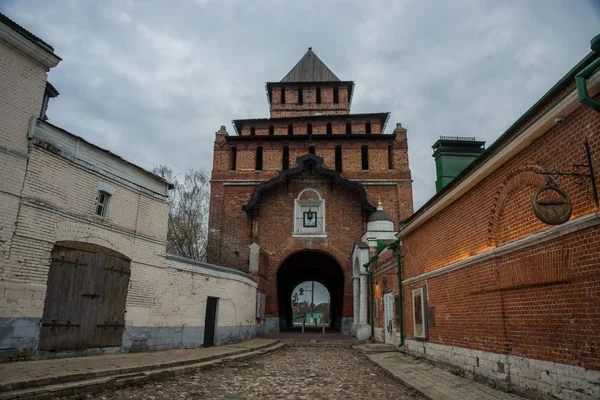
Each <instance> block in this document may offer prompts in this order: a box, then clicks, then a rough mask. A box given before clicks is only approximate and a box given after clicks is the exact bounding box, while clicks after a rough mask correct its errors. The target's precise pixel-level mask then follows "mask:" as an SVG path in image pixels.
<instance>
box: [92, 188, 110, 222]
mask: <svg viewBox="0 0 600 400" xmlns="http://www.w3.org/2000/svg"><path fill="white" fill-rule="evenodd" d="M110 197H111V196H110V194H108V193H107V192H103V191H99V192H98V200H97V201H96V215H98V216H100V217H104V218H107V217H108V206H109V204H110Z"/></svg>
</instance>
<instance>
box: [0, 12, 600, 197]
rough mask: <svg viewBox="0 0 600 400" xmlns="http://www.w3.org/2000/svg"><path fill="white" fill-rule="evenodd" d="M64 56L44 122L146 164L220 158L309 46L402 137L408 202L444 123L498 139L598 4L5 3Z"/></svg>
mask: <svg viewBox="0 0 600 400" xmlns="http://www.w3.org/2000/svg"><path fill="white" fill-rule="evenodd" d="M0 9H1V10H2V11H3V12H4V13H6V14H7V15H8V16H9V17H11V18H13V19H14V20H15V21H17V22H18V23H20V24H21V25H23V26H25V27H26V28H27V29H29V30H31V31H32V32H34V33H35V34H37V35H39V36H40V37H42V38H43V39H44V40H46V41H47V42H49V43H50V44H52V45H53V46H54V47H55V49H56V52H57V54H59V55H60V56H61V57H62V58H63V60H64V61H63V62H61V64H59V66H58V67H57V68H55V69H54V70H52V71H51V73H50V81H51V82H52V83H53V84H54V85H55V86H56V87H57V88H58V90H59V91H60V92H61V96H60V97H58V98H57V99H55V100H54V101H53V103H52V104H51V106H50V109H49V117H50V120H51V122H53V123H55V124H57V125H59V126H61V127H63V128H65V129H67V130H69V131H71V132H73V133H76V134H78V135H81V136H83V137H84V138H86V139H88V140H90V141H92V142H94V143H96V144H98V145H99V146H102V147H106V148H108V149H110V150H111V151H113V152H115V153H117V154H119V155H121V156H123V157H125V158H127V159H128V160H130V161H132V162H135V163H138V164H140V165H141V166H143V167H145V168H152V166H153V165H157V164H163V163H168V164H169V165H171V166H172V167H173V168H174V169H175V170H176V171H179V172H184V171H185V170H187V169H188V168H190V167H208V168H210V167H211V165H212V143H213V138H214V136H213V135H214V132H215V131H216V130H218V128H219V126H220V125H226V126H227V129H228V130H229V131H230V132H231V131H233V127H232V126H231V124H230V121H231V120H232V119H236V118H249V117H264V116H267V115H268V108H267V101H266V97H265V92H264V83H265V82H266V81H277V80H280V79H281V78H282V77H283V76H284V75H285V74H286V73H287V72H288V71H289V70H290V69H291V68H292V67H293V65H294V64H295V63H296V62H297V61H298V59H299V58H300V57H301V56H302V55H303V54H304V52H305V51H306V48H307V47H308V46H312V47H313V48H314V50H315V51H316V52H317V54H318V55H319V57H321V59H323V60H324V61H325V63H326V64H327V65H328V66H329V67H330V68H331V69H332V70H333V71H334V72H335V73H336V75H337V76H339V77H340V78H341V79H344V80H354V81H355V82H356V92H355V94H354V101H353V112H377V111H391V113H392V116H391V120H390V124H389V125H388V132H390V131H391V129H393V126H394V123H395V122H398V121H401V122H402V123H403V125H404V126H405V127H407V128H408V132H409V146H410V150H409V156H410V163H411V169H412V172H413V178H414V180H415V182H414V196H415V207H416V208H418V207H419V206H420V205H422V204H423V203H424V202H425V201H427V199H428V198H430V197H431V196H432V195H433V193H434V181H435V169H434V164H433V159H432V158H431V145H432V144H433V143H434V142H435V140H436V138H437V137H438V136H439V135H440V134H444V135H462V136H476V137H478V138H481V139H483V140H486V141H488V144H490V143H491V142H492V141H493V140H495V139H496V138H497V137H498V136H499V135H500V134H502V133H503V132H504V130H505V129H506V128H508V127H509V126H510V125H511V124H512V122H514V121H515V120H516V119H517V118H518V117H519V116H520V115H521V114H522V113H523V112H525V111H526V110H527V109H528V108H529V107H530V106H531V105H532V104H533V103H534V102H535V101H536V100H537V99H538V98H539V97H541V96H542V95H543V94H544V93H545V92H546V91H547V90H548V89H549V88H550V87H551V86H552V85H553V84H554V83H555V82H556V81H557V80H558V79H560V77H561V76H562V75H564V74H565V73H566V72H567V71H568V70H569V69H570V68H571V67H572V66H573V65H575V64H576V63H577V62H578V61H579V60H580V59H581V58H582V57H583V56H585V54H587V52H588V51H589V45H588V43H589V39H590V38H591V37H593V36H594V35H595V34H598V33H600V32H598V31H597V29H598V26H600V25H599V24H598V22H599V21H600V17H599V15H600V14H599V13H600V7H599V6H598V5H597V3H595V2H594V1H591V0H589V1H583V0H582V1H576V2H573V1H544V2H541V1H538V2H522V1H517V0H514V1H506V2H476V1H452V2H448V1H442V0H439V1H427V2H414V1H394V2H385V1H369V2H364V1H326V2H325V1H306V2H285V1H253V2H243V1H237V2H236V1H208V0H198V1H191V0H190V1H184V0H181V1H171V2H163V1H133V0H130V1H119V0H108V1H102V2H85V1H70V2H57V3H53V5H52V6H48V3H47V2H46V1H43V0H19V1H8V2H3V3H2V5H0Z"/></svg>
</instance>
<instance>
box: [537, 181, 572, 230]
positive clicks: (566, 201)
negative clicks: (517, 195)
mask: <svg viewBox="0 0 600 400" xmlns="http://www.w3.org/2000/svg"><path fill="white" fill-rule="evenodd" d="M550 192H553V193H550ZM531 205H532V206H533V213H534V214H535V216H536V217H537V218H538V219H539V220H540V221H542V222H543V223H545V224H548V225H560V224H564V223H565V222H567V221H568V220H569V219H570V218H571V214H572V212H573V209H572V207H571V199H570V198H569V196H567V194H566V193H565V191H564V190H562V189H561V188H560V187H558V186H557V185H556V184H555V183H554V182H553V181H552V180H549V181H548V183H547V184H546V185H544V186H542V187H540V188H538V189H537V190H536V191H535V193H533V196H532V198H531Z"/></svg>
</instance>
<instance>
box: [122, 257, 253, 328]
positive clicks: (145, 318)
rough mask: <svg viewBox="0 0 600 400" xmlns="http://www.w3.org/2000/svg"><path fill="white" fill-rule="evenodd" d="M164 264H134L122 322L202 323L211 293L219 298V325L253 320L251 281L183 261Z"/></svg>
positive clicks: (184, 324) (132, 324)
mask: <svg viewBox="0 0 600 400" xmlns="http://www.w3.org/2000/svg"><path fill="white" fill-rule="evenodd" d="M167 266H168V267H167V268H155V267H149V266H142V265H139V264H135V263H134V264H132V273H131V283H130V290H129V293H128V296H127V314H126V325H131V326H149V327H153V326H204V317H205V312H206V299H207V297H209V296H210V297H218V298H219V311H218V317H219V318H218V325H219V326H245V325H254V324H256V282H254V281H253V280H251V279H249V278H245V277H243V276H240V275H238V274H235V273H227V272H220V271H214V270H211V269H208V268H203V267H201V266H198V265H194V264H190V263H185V262H181V261H174V260H168V261H167Z"/></svg>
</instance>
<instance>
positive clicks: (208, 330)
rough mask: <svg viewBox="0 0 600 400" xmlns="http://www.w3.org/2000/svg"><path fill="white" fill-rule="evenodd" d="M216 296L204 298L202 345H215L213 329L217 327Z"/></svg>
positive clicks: (217, 300)
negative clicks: (204, 313) (204, 311)
mask: <svg viewBox="0 0 600 400" xmlns="http://www.w3.org/2000/svg"><path fill="white" fill-rule="evenodd" d="M218 305H219V298H218V297H208V298H207V299H206V317H205V318H204V343H203V344H202V347H212V346H214V345H215V329H216V327H217V306H218Z"/></svg>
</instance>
